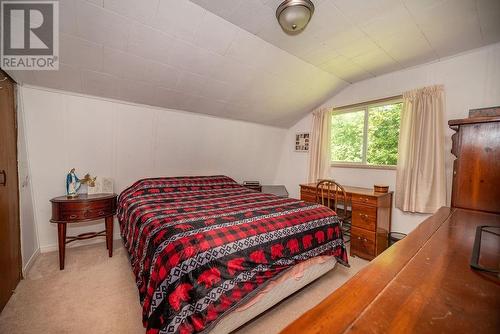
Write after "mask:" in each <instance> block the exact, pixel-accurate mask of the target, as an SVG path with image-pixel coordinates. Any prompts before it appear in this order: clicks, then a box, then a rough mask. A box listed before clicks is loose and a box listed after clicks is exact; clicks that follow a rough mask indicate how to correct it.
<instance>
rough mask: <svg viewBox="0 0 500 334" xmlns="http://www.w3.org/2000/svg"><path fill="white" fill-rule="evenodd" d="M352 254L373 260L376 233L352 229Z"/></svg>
mask: <svg viewBox="0 0 500 334" xmlns="http://www.w3.org/2000/svg"><path fill="white" fill-rule="evenodd" d="M351 254H352V255H357V256H359V257H365V258H369V259H372V258H374V257H375V256H376V254H375V232H371V231H367V230H365V229H362V228H357V227H354V226H352V227H351Z"/></svg>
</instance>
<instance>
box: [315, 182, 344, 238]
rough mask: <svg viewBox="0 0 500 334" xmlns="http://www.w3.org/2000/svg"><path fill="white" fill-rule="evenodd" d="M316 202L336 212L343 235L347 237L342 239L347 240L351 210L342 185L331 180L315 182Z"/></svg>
mask: <svg viewBox="0 0 500 334" xmlns="http://www.w3.org/2000/svg"><path fill="white" fill-rule="evenodd" d="M316 202H317V203H319V204H321V205H324V206H327V207H329V208H330V209H332V210H333V211H335V212H336V213H337V217H338V218H339V220H340V223H341V226H342V230H343V231H344V237H346V239H347V240H346V239H344V240H345V241H346V242H347V241H349V240H350V236H351V211H350V210H349V208H350V207H351V204H350V201H349V198H348V197H347V194H346V192H345V190H344V187H342V186H341V185H340V184H338V183H337V182H335V181H333V180H320V181H319V182H318V183H317V184H316ZM340 205H341V206H340Z"/></svg>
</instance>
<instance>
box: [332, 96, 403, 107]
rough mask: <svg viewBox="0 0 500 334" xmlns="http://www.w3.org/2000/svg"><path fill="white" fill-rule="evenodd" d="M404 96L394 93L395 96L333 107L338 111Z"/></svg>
mask: <svg viewBox="0 0 500 334" xmlns="http://www.w3.org/2000/svg"><path fill="white" fill-rule="evenodd" d="M401 98H403V95H402V94H401V95H394V96H389V97H384V98H382V99H377V100H369V101H365V102H359V103H354V104H348V105H345V106H339V107H334V108H333V111H336V110H342V109H348V108H349V109H350V108H356V107H360V106H363V105H366V104H372V103H380V102H385V101H390V100H395V99H401Z"/></svg>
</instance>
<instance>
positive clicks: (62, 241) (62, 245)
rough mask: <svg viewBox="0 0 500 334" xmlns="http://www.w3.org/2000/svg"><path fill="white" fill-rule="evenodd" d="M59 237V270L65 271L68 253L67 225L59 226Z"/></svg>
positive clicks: (60, 224)
mask: <svg viewBox="0 0 500 334" xmlns="http://www.w3.org/2000/svg"><path fill="white" fill-rule="evenodd" d="M57 235H58V242H59V270H63V269H64V255H65V254H64V253H65V251H66V223H58V224H57Z"/></svg>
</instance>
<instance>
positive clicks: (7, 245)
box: [0, 71, 21, 311]
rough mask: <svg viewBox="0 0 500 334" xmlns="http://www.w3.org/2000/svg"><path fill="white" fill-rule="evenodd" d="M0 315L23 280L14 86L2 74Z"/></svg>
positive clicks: (0, 102) (0, 103) (0, 104)
mask: <svg viewBox="0 0 500 334" xmlns="http://www.w3.org/2000/svg"><path fill="white" fill-rule="evenodd" d="M4 78H7V79H5V80H3V81H0V87H1V88H0V311H1V310H2V309H3V308H4V306H5V304H7V301H8V300H9V298H10V296H11V295H12V292H13V290H14V289H15V288H16V286H17V283H19V280H20V279H21V247H20V227H19V193H18V179H17V129H16V112H15V103H14V82H12V81H11V79H10V78H8V77H7V76H6V75H5V73H3V72H2V71H0V80H2V79H4Z"/></svg>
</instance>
